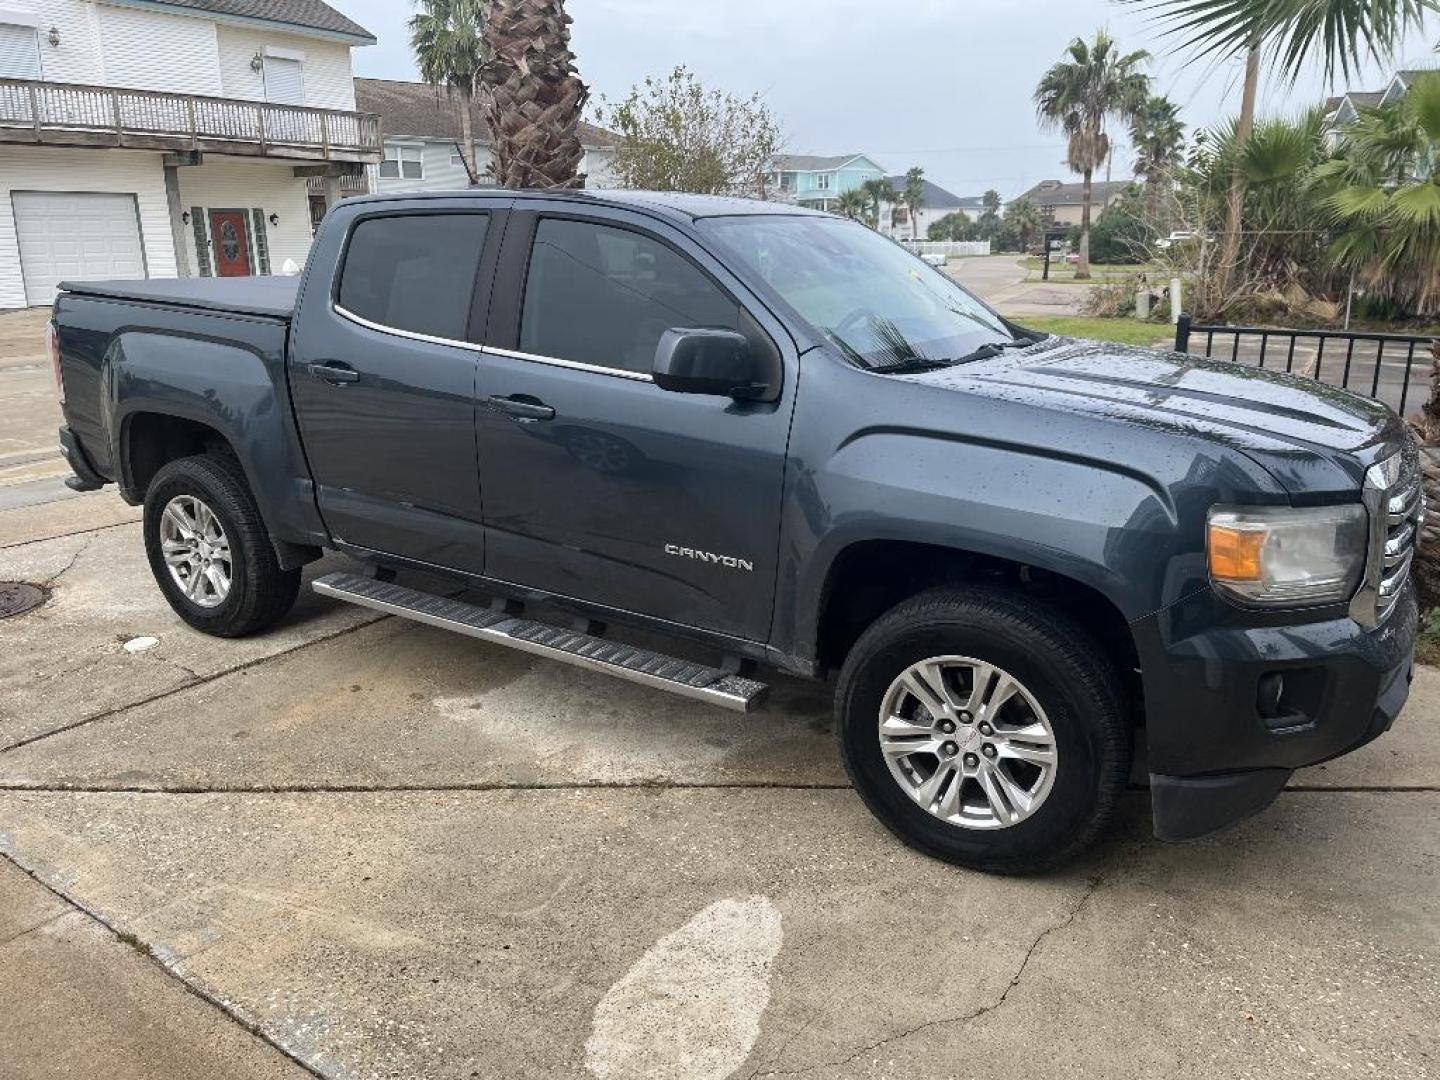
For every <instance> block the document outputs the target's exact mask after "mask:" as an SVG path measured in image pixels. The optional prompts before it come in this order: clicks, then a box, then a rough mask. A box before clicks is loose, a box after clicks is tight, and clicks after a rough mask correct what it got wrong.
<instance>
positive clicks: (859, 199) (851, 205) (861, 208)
mask: <svg viewBox="0 0 1440 1080" xmlns="http://www.w3.org/2000/svg"><path fill="white" fill-rule="evenodd" d="M835 208H836V209H837V210H838V211H839V212H840V214H841V216H842V217H847V218H849V219H850V220H851V221H859V220H861V219H862V218H863V217H864V216H865V211H867V210H868V209H869V208H870V200H869V199H867V198H866V197H865V193H864V192H863V191H861V190H860V189H859V188H851V189H850V190H849V191H842V192H841V193H840V198H838V199H837V200H835Z"/></svg>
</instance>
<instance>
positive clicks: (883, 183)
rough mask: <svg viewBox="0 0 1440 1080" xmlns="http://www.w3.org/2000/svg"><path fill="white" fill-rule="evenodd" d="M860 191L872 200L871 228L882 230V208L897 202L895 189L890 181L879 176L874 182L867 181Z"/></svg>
mask: <svg viewBox="0 0 1440 1080" xmlns="http://www.w3.org/2000/svg"><path fill="white" fill-rule="evenodd" d="M860 190H861V191H862V192H864V193H865V197H866V198H867V199H869V200H870V227H871V228H872V229H878V228H880V208H881V206H882V205H883V204H885V203H888V202H894V201H895V189H894V188H893V187H891V186H890V181H889V180H886V179H885V178H884V177H883V176H877V177H875V178H874V179H873V180H866V181H865V182H864V183H863V184H861V185H860Z"/></svg>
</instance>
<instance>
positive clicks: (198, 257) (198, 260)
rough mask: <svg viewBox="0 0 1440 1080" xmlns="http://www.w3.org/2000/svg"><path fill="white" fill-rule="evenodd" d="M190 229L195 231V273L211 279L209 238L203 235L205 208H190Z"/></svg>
mask: <svg viewBox="0 0 1440 1080" xmlns="http://www.w3.org/2000/svg"><path fill="white" fill-rule="evenodd" d="M190 228H192V229H194V230H195V272H196V273H197V274H199V275H200V276H201V277H211V276H212V273H211V270H210V238H209V237H208V236H207V235H206V234H205V208H204V207H203V206H192V207H190Z"/></svg>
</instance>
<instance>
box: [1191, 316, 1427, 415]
mask: <svg viewBox="0 0 1440 1080" xmlns="http://www.w3.org/2000/svg"><path fill="white" fill-rule="evenodd" d="M1201 337H1203V338H1204V341H1205V349H1204V353H1203V355H1205V356H1216V357H1219V358H1220V359H1222V360H1232V361H1234V362H1235V363H1239V364H1249V365H1251V366H1254V367H1261V368H1268V369H1270V370H1276V371H1288V372H1291V373H1293V374H1297V375H1308V376H1310V377H1311V378H1314V379H1319V380H1320V381H1321V382H1325V383H1329V384H1330V385H1331V386H1339V387H1342V388H1343V389H1346V390H1353V391H1354V392H1355V393H1357V394H1364V395H1366V396H1367V397H1372V398H1375V399H1377V400H1379V401H1383V402H1384V403H1385V404H1387V405H1389V406H1390V407H1391V408H1392V409H1394V410H1395V411H1396V412H1398V413H1399V414H1400V415H1401V416H1404V415H1405V408H1406V406H1407V404H1415V405H1418V404H1419V403H1420V402H1423V401H1424V400H1425V394H1426V386H1425V384H1426V382H1427V381H1428V380H1429V377H1430V362H1429V361H1430V346H1431V344H1432V343H1433V342H1434V341H1435V339H1434V338H1433V337H1429V336H1425V335H1416V334H1378V333H1371V332H1368V331H1351V330H1277V329H1274V328H1272V327H1265V326H1197V325H1195V324H1194V323H1192V322H1191V320H1190V316H1189V315H1181V316H1180V319H1179V321H1178V322H1177V323H1176V325H1175V351H1176V352H1183V353H1188V352H1190V351H1191V350H1192V348H1194V349H1195V351H1196V352H1197V353H1198V352H1199V339H1200V338H1201ZM1217 346H1218V348H1217Z"/></svg>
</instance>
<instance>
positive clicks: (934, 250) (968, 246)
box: [900, 239, 990, 258]
mask: <svg viewBox="0 0 1440 1080" xmlns="http://www.w3.org/2000/svg"><path fill="white" fill-rule="evenodd" d="M900 243H902V244H904V245H905V246H906V247H907V248H909V249H910V250H911V251H913V252H915V254H917V255H944V256H946V257H947V258H952V257H957V256H965V255H989V254H990V241H989V240H905V239H901V240H900Z"/></svg>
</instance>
